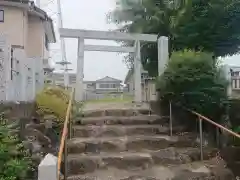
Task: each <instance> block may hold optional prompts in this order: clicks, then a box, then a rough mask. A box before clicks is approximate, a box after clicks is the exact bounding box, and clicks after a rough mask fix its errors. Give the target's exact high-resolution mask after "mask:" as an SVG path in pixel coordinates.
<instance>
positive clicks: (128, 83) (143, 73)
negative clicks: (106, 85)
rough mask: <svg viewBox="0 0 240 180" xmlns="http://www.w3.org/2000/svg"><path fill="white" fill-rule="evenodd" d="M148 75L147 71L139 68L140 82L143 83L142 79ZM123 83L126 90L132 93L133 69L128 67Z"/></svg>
mask: <svg viewBox="0 0 240 180" xmlns="http://www.w3.org/2000/svg"><path fill="white" fill-rule="evenodd" d="M147 76H148V72H147V71H146V70H144V69H143V68H141V83H142V85H143V83H144V79H145V78H146V77H147ZM124 84H126V88H125V89H126V91H127V92H128V93H130V94H132V95H133V94H134V71H133V69H130V70H129V71H128V73H127V75H126V77H125V80H124Z"/></svg>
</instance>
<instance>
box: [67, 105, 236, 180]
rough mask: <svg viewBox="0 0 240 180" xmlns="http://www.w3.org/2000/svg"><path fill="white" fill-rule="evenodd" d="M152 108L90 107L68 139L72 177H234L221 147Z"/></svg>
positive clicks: (196, 179)
mask: <svg viewBox="0 0 240 180" xmlns="http://www.w3.org/2000/svg"><path fill="white" fill-rule="evenodd" d="M148 113H149V111H148V109H138V110H136V109H135V110H134V109H124V110H120V109H111V110H98V111H92V112H86V113H85V114H84V118H82V119H81V120H80V119H79V120H76V122H75V124H74V127H73V138H72V139H70V140H69V141H68V158H67V161H68V162H67V163H68V172H67V175H68V180H233V179H235V178H234V177H233V175H232V173H231V171H229V170H228V169H227V168H226V167H225V163H224V161H223V160H221V159H220V158H217V157H216V154H217V152H218V151H217V149H215V148H211V147H205V148H204V161H200V150H199V148H198V147H199V145H198V143H197V141H196V135H194V134H193V133H184V134H180V132H184V128H183V127H182V126H179V125H176V124H175V123H174V126H173V134H174V135H173V136H172V137H170V136H169V135H168V134H169V127H168V121H169V119H168V117H160V116H157V115H149V114H148Z"/></svg>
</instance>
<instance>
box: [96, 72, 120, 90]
mask: <svg viewBox="0 0 240 180" xmlns="http://www.w3.org/2000/svg"><path fill="white" fill-rule="evenodd" d="M121 83H122V81H121V80H119V79H115V78H112V77H109V76H106V77H104V78H102V79H98V80H96V81H95V82H94V83H93V84H94V85H95V92H96V93H97V94H102V93H120V92H122V88H121Z"/></svg>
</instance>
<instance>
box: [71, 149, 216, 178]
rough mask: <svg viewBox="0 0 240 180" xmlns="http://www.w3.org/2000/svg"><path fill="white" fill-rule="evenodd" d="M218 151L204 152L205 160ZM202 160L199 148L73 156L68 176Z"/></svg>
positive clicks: (209, 150) (208, 150)
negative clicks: (99, 170)
mask: <svg viewBox="0 0 240 180" xmlns="http://www.w3.org/2000/svg"><path fill="white" fill-rule="evenodd" d="M216 152H217V151H216V149H207V150H205V151H204V159H209V158H211V157H214V156H215V154H216ZM198 160H200V152H199V149H198V148H184V149H183V148H182V149H181V148H166V149H161V150H155V151H153V150H145V151H138V152H136V151H132V152H131V151H127V152H120V153H109V152H108V153H99V154H91V155H89V154H74V155H73V154H71V155H69V158H68V168H69V171H68V174H69V175H76V174H86V173H90V172H94V171H95V170H98V169H108V168H116V169H125V170H134V169H135V170H136V169H146V168H149V167H153V166H155V165H173V164H183V163H190V162H192V161H198Z"/></svg>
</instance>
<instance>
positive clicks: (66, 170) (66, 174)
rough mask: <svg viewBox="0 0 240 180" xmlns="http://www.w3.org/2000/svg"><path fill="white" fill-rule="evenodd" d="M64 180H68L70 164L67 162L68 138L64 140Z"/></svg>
mask: <svg viewBox="0 0 240 180" xmlns="http://www.w3.org/2000/svg"><path fill="white" fill-rule="evenodd" d="M64 141H65V142H64V144H65V146H64V180H67V177H68V162H67V153H68V149H67V137H66V138H65V140H64Z"/></svg>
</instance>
